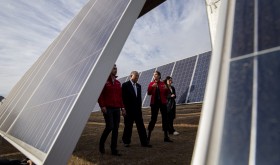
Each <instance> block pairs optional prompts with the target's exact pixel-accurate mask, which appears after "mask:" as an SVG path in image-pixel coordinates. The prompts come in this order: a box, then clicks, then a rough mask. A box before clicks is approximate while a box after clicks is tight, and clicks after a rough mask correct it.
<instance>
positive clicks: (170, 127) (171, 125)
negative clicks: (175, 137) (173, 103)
mask: <svg viewBox="0 0 280 165" xmlns="http://www.w3.org/2000/svg"><path fill="white" fill-rule="evenodd" d="M171 113H172V112H169V113H167V117H168V125H169V127H168V132H169V133H170V134H173V133H174V132H175V129H174V126H173V123H174V117H173V114H171Z"/></svg>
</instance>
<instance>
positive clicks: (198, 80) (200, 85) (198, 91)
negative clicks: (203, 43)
mask: <svg viewBox="0 0 280 165" xmlns="http://www.w3.org/2000/svg"><path fill="white" fill-rule="evenodd" d="M210 58H211V52H206V53H203V54H200V55H198V62H197V65H196V68H195V74H194V78H193V81H192V85H191V91H190V94H189V96H188V99H187V100H189V102H201V101H203V98H204V93H205V87H206V81H207V76H208V69H209V64H210Z"/></svg>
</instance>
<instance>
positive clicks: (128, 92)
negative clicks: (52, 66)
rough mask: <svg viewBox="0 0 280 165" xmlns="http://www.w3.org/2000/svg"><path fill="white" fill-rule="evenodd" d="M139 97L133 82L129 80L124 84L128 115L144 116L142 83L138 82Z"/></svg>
mask: <svg viewBox="0 0 280 165" xmlns="http://www.w3.org/2000/svg"><path fill="white" fill-rule="evenodd" d="M136 88H137V97H136V95H135V91H134V88H133V85H132V83H131V82H130V80H129V81H127V82H124V83H123V84H122V99H123V104H124V107H125V110H126V114H127V115H136V116H138V115H141V116H142V112H141V110H142V98H141V97H142V95H141V85H140V84H138V83H136Z"/></svg>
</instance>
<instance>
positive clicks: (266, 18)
mask: <svg viewBox="0 0 280 165" xmlns="http://www.w3.org/2000/svg"><path fill="white" fill-rule="evenodd" d="M258 3H259V4H258V7H259V8H258V10H259V11H258V12H259V14H258V37H259V38H258V44H259V45H258V50H264V49H268V48H273V47H277V46H280V10H279V6H280V1H279V0H271V1H261V0H258Z"/></svg>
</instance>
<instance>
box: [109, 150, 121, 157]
mask: <svg viewBox="0 0 280 165" xmlns="http://www.w3.org/2000/svg"><path fill="white" fill-rule="evenodd" d="M111 154H112V155H113V156H122V154H120V153H119V151H118V150H114V151H112V153H111Z"/></svg>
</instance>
